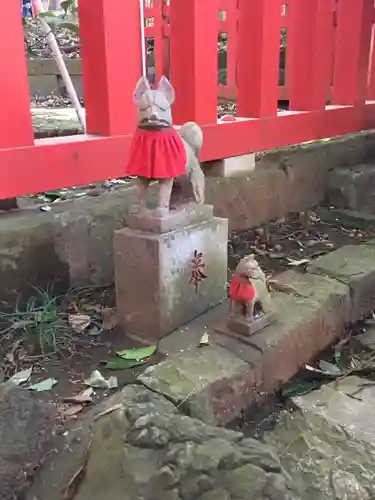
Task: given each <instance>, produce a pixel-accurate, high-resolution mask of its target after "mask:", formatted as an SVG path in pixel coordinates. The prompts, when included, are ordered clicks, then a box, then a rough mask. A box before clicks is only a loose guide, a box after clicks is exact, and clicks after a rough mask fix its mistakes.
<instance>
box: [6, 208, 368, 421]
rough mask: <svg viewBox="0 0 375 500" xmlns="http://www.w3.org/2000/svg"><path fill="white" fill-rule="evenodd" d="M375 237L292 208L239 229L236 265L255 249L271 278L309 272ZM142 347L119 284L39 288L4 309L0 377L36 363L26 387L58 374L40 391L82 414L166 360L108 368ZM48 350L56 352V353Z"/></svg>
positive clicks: (232, 248)
mask: <svg viewBox="0 0 375 500" xmlns="http://www.w3.org/2000/svg"><path fill="white" fill-rule="evenodd" d="M373 237H375V231H373V230H367V232H366V233H365V232H363V231H360V230H358V229H356V228H351V229H348V228H344V227H342V226H341V225H340V223H339V222H335V223H325V222H322V221H321V220H320V219H319V217H318V216H317V215H316V213H315V212H314V211H310V212H306V213H298V214H289V216H288V217H286V218H285V219H280V220H277V221H273V222H271V223H269V224H266V225H264V226H263V227H260V228H255V229H249V230H246V231H241V232H232V234H231V235H230V240H229V267H230V269H231V270H233V269H234V267H235V266H236V264H237V262H238V261H239V259H240V258H241V257H242V256H243V255H245V254H248V253H255V254H256V256H257V258H258V260H259V262H260V263H261V265H262V267H263V268H264V269H265V271H266V273H267V274H268V276H270V277H271V278H272V277H274V276H275V275H276V274H277V273H279V272H282V271H284V270H286V269H291V268H293V269H297V270H300V271H303V269H304V267H305V266H306V265H307V264H308V263H309V261H310V260H311V259H313V258H315V257H318V256H319V255H323V254H325V253H328V252H331V251H333V250H335V249H337V248H338V247H340V246H342V245H345V244H359V243H362V242H364V241H366V240H367V239H369V238H373ZM229 278H230V277H229ZM271 283H272V282H271ZM80 322H81V324H80ZM41 332H42V334H43V336H42V337H41V336H40V333H41ZM38 335H39V336H38ZM35 338H37V339H38V340H39V341H40V340H41V341H42V342H41V343H42V344H43V346H44V348H45V351H47V352H46V353H44V354H43V353H41V352H40V342H39V344H38V342H35ZM51 338H53V339H55V340H56V345H55V347H54V348H53V349H52V348H51V345H49V344H48V342H49V341H50V340H51ZM36 344H37V345H36ZM137 347H139V345H137V344H136V342H135V341H134V340H132V339H129V338H127V337H126V336H125V335H124V334H122V333H121V332H119V331H118V329H117V327H116V318H115V300H114V290H113V288H95V289H89V288H86V289H80V290H71V291H69V292H68V293H67V294H66V295H65V296H63V297H54V296H53V293H52V291H49V290H43V291H40V290H38V291H36V296H35V300H34V301H31V302H30V304H28V306H27V308H26V309H25V310H20V311H14V313H10V314H9V315H0V356H1V358H2V362H1V361H0V367H1V368H0V369H1V371H0V375H1V373H2V376H3V378H4V379H5V380H7V379H8V378H10V377H12V376H14V375H15V374H19V373H20V372H22V371H24V370H28V369H30V368H31V367H32V373H31V376H30V377H28V379H27V380H26V381H25V382H24V383H23V384H22V385H23V386H26V387H27V386H28V384H36V383H38V382H40V381H46V380H49V381H51V379H53V380H54V382H53V387H52V388H48V382H44V383H46V386H44V387H43V384H42V388H40V387H39V389H40V393H39V394H40V395H41V396H42V397H43V399H46V400H50V401H53V402H55V403H56V404H58V405H59V407H60V410H61V412H60V415H61V418H62V420H63V421H65V420H70V419H72V418H77V417H78V415H79V414H81V412H83V411H84V410H85V408H86V407H87V406H89V405H91V404H94V403H95V402H97V401H99V400H101V399H102V398H103V397H106V396H107V395H108V394H110V393H111V392H112V391H114V390H117V389H118V388H121V387H123V386H124V385H126V384H129V383H131V382H133V381H134V380H135V378H136V377H137V375H138V374H139V373H140V372H141V371H143V370H144V368H145V367H146V366H148V365H150V364H154V363H156V362H158V361H159V360H161V356H160V355H159V354H158V353H157V352H156V353H155V354H152V355H150V356H146V355H144V356H143V357H142V359H141V360H136V362H135V363H132V362H130V363H129V366H130V367H129V368H127V369H111V370H109V369H107V368H106V367H105V362H106V361H108V360H109V359H112V360H113V359H118V358H116V352H118V351H122V350H124V349H129V348H137ZM48 348H49V350H53V351H56V352H54V353H49V352H48ZM127 354H129V353H127ZM1 358H0V360H1ZM132 364H133V365H134V364H138V365H139V366H135V367H131V365H132ZM115 365H116V363H115ZM112 368H113V367H112ZM115 368H116V366H115ZM121 368H123V367H121ZM94 370H99V371H100V373H101V374H102V375H103V377H104V379H105V380H106V381H108V380H109V378H110V377H112V379H111V380H112V382H111V383H110V384H109V386H110V387H109V388H108V387H107V388H95V387H91V388H90V385H88V384H87V383H85V380H87V379H88V378H89V377H90V375H91V374H92V372H93V371H94ZM21 374H22V373H21ZM113 377H115V379H113ZM114 380H115V383H114V384H113V381H114ZM112 385H114V387H112V388H111V386H112Z"/></svg>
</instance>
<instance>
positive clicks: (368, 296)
mask: <svg viewBox="0 0 375 500" xmlns="http://www.w3.org/2000/svg"><path fill="white" fill-rule="evenodd" d="M374 245H375V242H374V241H373V240H371V241H369V242H367V243H366V244H363V245H359V246H345V247H342V248H340V249H338V250H336V251H334V252H331V253H330V254H328V255H324V256H322V257H319V258H318V259H315V260H314V262H313V263H312V264H311V265H310V266H309V267H308V269H307V273H305V274H302V273H298V272H296V271H287V272H285V273H282V274H281V275H280V276H279V277H278V279H279V281H281V282H284V283H285V284H288V285H291V286H292V287H294V289H295V290H297V291H298V296H294V295H293V296H292V295H287V294H285V293H273V294H272V298H273V302H274V306H275V310H276V316H277V320H276V322H275V323H274V324H272V325H270V326H268V327H267V328H265V329H264V330H262V331H259V332H257V333H256V334H254V335H252V336H251V337H250V338H249V339H248V340H246V341H240V340H238V339H237V338H232V337H229V336H226V335H222V334H220V333H218V328H217V327H218V325H219V324H220V323H221V322H223V321H225V318H226V317H227V315H228V303H226V302H224V303H223V304H222V305H221V306H220V307H218V308H215V309H213V310H211V311H209V312H208V313H207V314H205V315H203V316H201V317H200V318H198V319H197V320H195V321H193V322H191V323H189V324H188V325H186V326H185V327H183V328H180V329H179V330H177V331H175V332H173V333H172V334H171V335H169V336H167V337H165V338H164V339H162V340H161V341H160V344H159V350H160V351H161V352H162V353H163V354H164V355H166V359H165V360H164V361H162V362H161V363H159V364H158V365H156V366H153V367H150V368H148V369H147V370H146V371H145V372H144V373H143V374H142V375H141V377H140V380H141V381H142V382H143V383H144V384H145V385H146V386H147V387H149V388H150V389H152V390H154V391H156V392H158V393H161V394H163V395H165V396H166V397H167V398H168V399H169V400H172V401H174V402H175V404H176V405H179V406H181V408H183V410H184V411H186V412H187V413H188V414H189V415H192V416H194V417H196V418H199V419H201V420H203V421H204V422H207V423H210V424H215V425H217V424H219V425H225V424H227V423H229V422H231V421H232V420H233V419H235V418H236V417H237V416H238V415H239V414H240V413H241V411H242V410H244V409H246V408H247V407H248V406H249V405H251V404H253V403H256V402H260V401H261V400H262V399H264V397H265V396H266V395H268V394H270V393H273V392H275V391H277V390H279V389H280V388H281V387H282V385H283V384H284V383H285V382H286V381H288V380H289V379H290V378H291V377H292V376H293V375H295V374H296V373H297V372H298V371H299V370H300V368H301V367H302V366H303V364H304V363H307V362H309V361H311V359H312V358H314V356H316V355H317V354H319V352H321V351H322V350H324V349H325V348H326V347H327V346H328V345H330V344H331V343H333V342H334V341H335V340H336V339H337V338H339V337H340V335H341V334H342V333H343V332H344V328H345V325H346V324H347V323H349V322H354V321H357V320H359V319H360V318H363V317H364V316H366V315H367V314H368V313H369V312H371V311H372V310H373V309H374V308H375V294H374V290H375V259H374V257H375V246H374ZM204 333H208V336H209V340H210V343H211V344H210V345H208V346H205V347H197V346H198V344H199V341H200V339H201V337H202V335H203V334H204Z"/></svg>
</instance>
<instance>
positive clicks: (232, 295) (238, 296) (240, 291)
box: [229, 276, 255, 306]
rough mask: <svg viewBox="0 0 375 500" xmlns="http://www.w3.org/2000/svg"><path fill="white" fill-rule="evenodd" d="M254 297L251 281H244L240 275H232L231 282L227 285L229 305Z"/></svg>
mask: <svg viewBox="0 0 375 500" xmlns="http://www.w3.org/2000/svg"><path fill="white" fill-rule="evenodd" d="M254 297H255V289H254V286H253V285H252V284H251V283H244V282H243V281H242V280H241V278H240V276H233V279H232V283H231V284H230V286H229V300H230V306H232V302H233V301H234V300H235V301H236V302H247V301H248V300H252V299H253V298H254Z"/></svg>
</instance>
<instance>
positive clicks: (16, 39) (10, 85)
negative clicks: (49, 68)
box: [0, 0, 34, 168]
mask: <svg viewBox="0 0 375 500" xmlns="http://www.w3.org/2000/svg"><path fill="white" fill-rule="evenodd" d="M1 18H2V19H3V22H2V26H1V28H2V29H1V31H0V38H1V41H0V60H1V64H2V69H1V71H0V149H7V148H14V147H22V146H31V145H33V144H34V135H33V127H32V123H31V113H30V98H29V85H28V80H27V67H26V57H25V47H24V34H23V28H22V17H21V7H20V3H19V2H17V1H14V0H13V1H6V2H3V4H2V6H1ZM3 168H4V166H3Z"/></svg>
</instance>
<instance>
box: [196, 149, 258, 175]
mask: <svg viewBox="0 0 375 500" xmlns="http://www.w3.org/2000/svg"><path fill="white" fill-rule="evenodd" d="M205 167H206V169H205V175H206V176H208V177H246V176H248V175H249V174H250V173H251V172H252V171H253V170H254V169H255V153H249V154H246V155H241V156H233V157H231V158H224V159H222V160H215V161H212V162H206V164H205Z"/></svg>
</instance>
